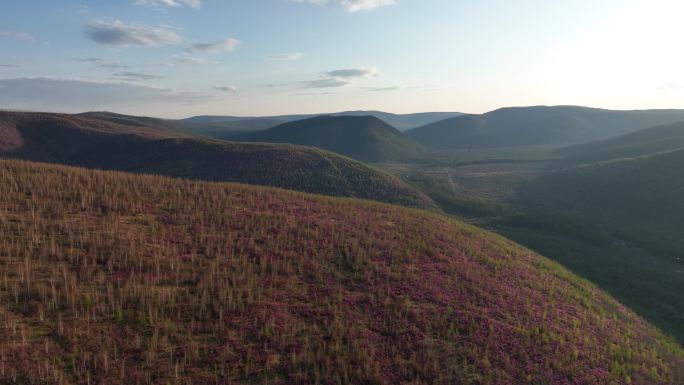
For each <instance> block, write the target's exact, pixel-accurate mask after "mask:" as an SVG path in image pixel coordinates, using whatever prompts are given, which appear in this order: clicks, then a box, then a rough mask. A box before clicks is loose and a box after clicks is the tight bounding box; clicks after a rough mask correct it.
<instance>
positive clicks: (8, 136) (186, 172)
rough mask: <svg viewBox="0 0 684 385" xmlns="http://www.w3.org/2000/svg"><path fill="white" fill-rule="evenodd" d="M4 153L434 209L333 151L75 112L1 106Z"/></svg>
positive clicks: (0, 135)
mask: <svg viewBox="0 0 684 385" xmlns="http://www.w3.org/2000/svg"><path fill="white" fill-rule="evenodd" d="M131 119H132V118H131ZM118 120H121V118H118ZM129 120H130V119H129ZM129 123H130V122H129ZM0 157H4V158H18V159H26V160H34V161H42V162H50V163H61V164H67V165H74V166H83V167H89V168H98V169H108V170H121V171H130V172H140V173H153V174H162V175H168V176H174V177H183V178H190V179H202V180H213V181H233V182H242V183H249V184H257V185H266V186H275V187H282V188H289V189H293V190H299V191H306V192H311V193H318V194H325V195H333V196H346V197H357V198H364V199H373V200H380V201H383V202H388V203H395V204H401V205H407V206H411V207H421V208H429V209H434V204H433V203H432V202H431V201H430V199H429V198H427V197H426V196H425V195H424V194H422V193H420V192H418V191H417V190H415V189H413V188H411V187H409V186H408V185H406V184H405V183H404V182H402V181H400V180H399V179H397V178H395V177H393V176H390V175H388V174H385V173H383V172H381V171H378V170H375V169H373V168H371V167H369V166H366V165H364V164H362V163H359V162H357V161H354V160H351V159H347V158H345V157H342V156H339V155H336V154H333V153H330V152H327V151H322V150H318V149H313V148H306V147H301V146H292V145H273V144H248V143H233V142H225V141H219V140H208V139H207V140H205V139H197V138H193V137H189V136H183V135H182V134H178V133H176V132H173V131H169V130H166V129H164V128H154V127H150V126H135V125H130V124H117V123H112V122H110V121H103V120H97V119H91V118H85V117H81V116H74V115H64V114H42V113H11V112H0Z"/></svg>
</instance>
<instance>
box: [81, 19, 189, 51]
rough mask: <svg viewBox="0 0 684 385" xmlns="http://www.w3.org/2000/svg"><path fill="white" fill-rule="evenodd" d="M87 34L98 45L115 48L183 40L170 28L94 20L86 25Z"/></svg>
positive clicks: (153, 45)
mask: <svg viewBox="0 0 684 385" xmlns="http://www.w3.org/2000/svg"><path fill="white" fill-rule="evenodd" d="M85 34H86V37H88V38H89V39H91V40H92V41H94V42H96V43H98V44H101V45H108V46H114V47H127V46H141V47H156V46H159V45H164V44H177V43H180V42H181V40H182V39H181V37H180V36H179V35H178V34H177V33H176V32H174V31H173V30H172V29H170V28H168V27H152V26H148V25H141V24H125V23H123V22H121V21H120V20H100V19H96V20H93V21H91V22H90V23H88V24H87V25H86V31H85Z"/></svg>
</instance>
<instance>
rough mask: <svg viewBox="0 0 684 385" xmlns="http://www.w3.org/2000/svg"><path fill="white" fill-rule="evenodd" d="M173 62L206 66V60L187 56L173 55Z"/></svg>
mask: <svg viewBox="0 0 684 385" xmlns="http://www.w3.org/2000/svg"><path fill="white" fill-rule="evenodd" d="M173 60H175V61H177V62H180V63H186V64H207V59H205V58H203V57H195V56H189V55H173Z"/></svg>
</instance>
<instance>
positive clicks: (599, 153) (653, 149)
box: [557, 122, 684, 162]
mask: <svg viewBox="0 0 684 385" xmlns="http://www.w3.org/2000/svg"><path fill="white" fill-rule="evenodd" d="M679 149H684V122H679V123H675V124H668V125H664V126H657V127H652V128H647V129H645V130H640V131H637V132H634V133H632V134H628V135H624V136H619V137H617V138H611V139H607V140H603V141H597V142H591V143H586V144H580V145H575V146H570V147H565V148H562V149H559V150H558V151H557V153H558V154H560V155H562V156H564V157H568V158H571V160H572V161H573V162H596V161H602V160H610V159H619V158H632V157H637V156H642V155H648V154H655V153H659V152H666V151H672V150H679Z"/></svg>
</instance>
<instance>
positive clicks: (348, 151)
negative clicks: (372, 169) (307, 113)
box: [248, 116, 423, 162]
mask: <svg viewBox="0 0 684 385" xmlns="http://www.w3.org/2000/svg"><path fill="white" fill-rule="evenodd" d="M248 140H250V141H256V142H270V143H291V144H299V145H304V146H312V147H318V148H322V149H325V150H329V151H333V152H336V153H338V154H342V155H346V156H349V157H351V158H354V159H358V160H361V161H367V162H384V161H388V160H410V159H414V158H416V157H417V156H419V155H420V154H421V153H422V151H423V149H422V147H421V146H420V145H418V144H417V143H415V142H413V141H412V140H411V139H409V138H407V137H405V136H404V135H403V134H402V133H401V132H399V131H398V130H397V129H395V128H394V127H392V126H390V125H388V124H387V123H385V122H383V121H382V120H380V119H378V118H376V117H373V116H318V117H314V118H311V119H304V120H299V121H295V122H290V123H285V124H282V125H279V126H277V127H274V128H271V129H269V130H266V131H261V132H257V133H254V134H253V135H250V136H249V137H248Z"/></svg>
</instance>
